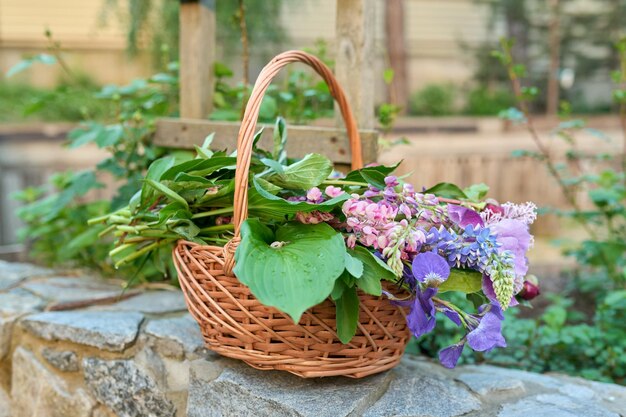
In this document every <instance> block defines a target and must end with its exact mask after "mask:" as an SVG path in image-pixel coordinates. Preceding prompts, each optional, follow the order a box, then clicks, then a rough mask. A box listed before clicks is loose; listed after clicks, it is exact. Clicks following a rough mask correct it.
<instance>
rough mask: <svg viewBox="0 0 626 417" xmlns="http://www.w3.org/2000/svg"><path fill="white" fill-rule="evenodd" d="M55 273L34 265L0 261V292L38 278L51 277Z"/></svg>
mask: <svg viewBox="0 0 626 417" xmlns="http://www.w3.org/2000/svg"><path fill="white" fill-rule="evenodd" d="M53 273H54V271H53V270H51V269H47V268H40V267H38V266H35V265H32V264H22V263H16V262H5V261H0V291H2V290H7V289H9V288H13V287H15V286H16V285H17V284H19V283H20V282H22V281H24V280H26V279H28V278H32V277H37V276H44V275H51V274H53Z"/></svg>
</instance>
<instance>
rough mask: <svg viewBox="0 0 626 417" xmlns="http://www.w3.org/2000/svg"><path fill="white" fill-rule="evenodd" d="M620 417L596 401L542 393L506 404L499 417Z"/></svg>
mask: <svg viewBox="0 0 626 417" xmlns="http://www.w3.org/2000/svg"><path fill="white" fill-rule="evenodd" d="M529 416H532V417H583V416H584V417H620V415H619V414H616V413H613V412H611V411H609V410H607V409H606V408H604V407H602V406H600V405H599V404H597V403H596V402H594V401H589V400H585V399H583V400H575V399H573V398H571V397H567V396H564V395H560V394H541V395H536V396H534V397H527V398H524V399H522V400H519V401H517V402H515V403H512V404H505V405H503V406H502V410H501V411H500V413H499V414H498V417H529Z"/></svg>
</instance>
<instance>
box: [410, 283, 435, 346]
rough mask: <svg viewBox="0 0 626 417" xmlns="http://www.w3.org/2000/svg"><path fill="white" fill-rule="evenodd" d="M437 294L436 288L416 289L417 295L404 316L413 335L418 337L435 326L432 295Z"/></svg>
mask: <svg viewBox="0 0 626 417" xmlns="http://www.w3.org/2000/svg"><path fill="white" fill-rule="evenodd" d="M435 294H437V288H427V289H426V290H425V291H423V292H422V291H420V289H419V288H418V289H417V295H416V297H415V300H414V301H413V305H412V306H411V311H410V312H409V314H407V316H406V321H407V324H408V326H409V330H411V333H413V335H414V336H415V337H420V336H422V335H424V334H426V333H429V332H431V331H432V330H433V329H434V328H435V323H436V320H435V304H434V303H433V300H432V297H433V296H434V295H435Z"/></svg>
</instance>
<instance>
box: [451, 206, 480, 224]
mask: <svg viewBox="0 0 626 417" xmlns="http://www.w3.org/2000/svg"><path fill="white" fill-rule="evenodd" d="M448 216H449V217H450V220H452V221H453V222H454V223H456V224H457V225H458V226H459V227H462V228H465V227H466V226H468V225H472V226H483V225H484V222H483V219H482V217H480V214H478V213H477V212H475V211H474V210H472V209H468V208H467V207H463V206H457V205H455V204H448Z"/></svg>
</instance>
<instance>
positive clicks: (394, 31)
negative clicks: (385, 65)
mask: <svg viewBox="0 0 626 417" xmlns="http://www.w3.org/2000/svg"><path fill="white" fill-rule="evenodd" d="M404 10H405V7H404V0H387V1H386V2H385V29H386V30H385V32H386V34H387V37H386V41H387V42H386V44H387V53H388V54H389V66H390V67H391V69H392V70H393V73H394V74H393V80H392V82H391V85H389V86H388V87H387V89H388V94H387V99H388V100H389V102H390V103H391V104H395V105H397V106H400V112H401V113H406V109H407V107H408V103H409V88H408V87H409V84H408V80H407V53H406V40H405V33H404V16H405V15H404Z"/></svg>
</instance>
